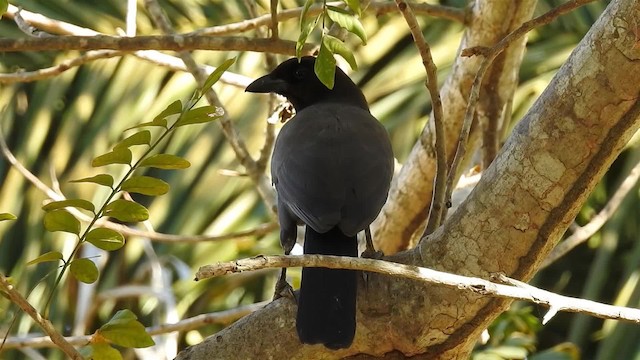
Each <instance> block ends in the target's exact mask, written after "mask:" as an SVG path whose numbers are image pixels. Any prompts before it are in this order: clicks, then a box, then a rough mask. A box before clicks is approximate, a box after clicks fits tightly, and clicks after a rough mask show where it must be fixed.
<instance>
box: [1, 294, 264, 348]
mask: <svg viewBox="0 0 640 360" xmlns="http://www.w3.org/2000/svg"><path fill="white" fill-rule="evenodd" d="M267 303H268V302H266V301H263V302H259V303H255V304H251V305H244V306H239V307H237V308H235V309H230V310H224V311H218V312H214V313H208V314H201V315H197V316H194V317H191V318H187V319H183V320H180V321H178V322H176V323H174V324H162V325H157V326H149V327H147V328H146V331H147V333H148V334H149V335H152V336H153V335H162V334H168V333H172V332H177V331H181V332H186V331H189V330H195V329H200V328H202V327H204V326H207V325H211V324H220V325H228V324H230V323H233V322H234V321H236V320H238V319H240V318H242V317H244V316H247V315H248V314H250V313H252V312H254V311H256V310H259V309H261V308H263V307H264V306H265V305H267ZM64 339H65V340H66V341H67V342H68V343H69V344H71V345H75V346H84V345H87V344H88V343H89V340H91V335H83V336H69V337H66V338H64ZM54 346H58V344H56V343H54V342H53V341H52V340H51V337H49V336H41V335H39V334H32V335H27V336H21V337H10V338H8V339H7V341H6V342H5V344H4V348H5V349H20V348H32V349H39V348H47V347H54Z"/></svg>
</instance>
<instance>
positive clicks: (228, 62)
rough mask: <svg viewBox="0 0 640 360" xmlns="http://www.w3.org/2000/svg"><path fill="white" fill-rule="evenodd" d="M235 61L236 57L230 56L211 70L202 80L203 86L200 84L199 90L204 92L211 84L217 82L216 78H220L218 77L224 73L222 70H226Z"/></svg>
mask: <svg viewBox="0 0 640 360" xmlns="http://www.w3.org/2000/svg"><path fill="white" fill-rule="evenodd" d="M235 62H236V58H231V59H227V60H225V61H224V62H223V63H222V64H220V65H219V66H218V67H217V68H216V69H215V70H213V71H212V72H211V74H210V75H209V77H207V80H206V81H205V82H204V86H202V88H201V89H200V92H201V93H205V92H207V91H209V89H211V87H212V86H213V84H215V83H217V82H218V80H220V78H221V77H222V74H224V72H225V71H227V69H228V68H229V67H230V66H231V65H233V63H235Z"/></svg>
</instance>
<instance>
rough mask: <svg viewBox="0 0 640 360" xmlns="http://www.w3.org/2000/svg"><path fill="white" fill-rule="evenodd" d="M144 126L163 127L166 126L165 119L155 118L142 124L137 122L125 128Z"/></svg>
mask: <svg viewBox="0 0 640 360" xmlns="http://www.w3.org/2000/svg"><path fill="white" fill-rule="evenodd" d="M146 126H156V127H163V128H165V129H166V128H167V119H155V120H153V121H149V122H145V123H142V124H138V125H136V126H132V127H130V128H128V129H126V130H132V129H137V128H141V127H146Z"/></svg>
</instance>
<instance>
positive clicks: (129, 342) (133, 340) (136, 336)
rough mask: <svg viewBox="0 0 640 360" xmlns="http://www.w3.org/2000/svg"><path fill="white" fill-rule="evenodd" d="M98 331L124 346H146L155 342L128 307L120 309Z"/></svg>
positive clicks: (111, 340) (106, 337)
mask: <svg viewBox="0 0 640 360" xmlns="http://www.w3.org/2000/svg"><path fill="white" fill-rule="evenodd" d="M97 333H99V334H100V335H102V336H103V337H104V338H105V339H107V340H109V341H110V342H112V343H114V344H116V345H120V346H124V347H133V348H144V347H149V346H153V345H154V344H155V342H154V341H153V339H152V338H151V336H149V334H147V331H146V329H145V328H144V326H143V325H142V324H141V323H140V322H139V321H137V317H136V315H135V314H134V313H132V312H131V311H130V310H127V309H125V310H120V311H118V312H117V313H116V314H115V315H114V316H113V318H111V320H109V322H107V323H106V324H104V325H102V326H101V327H100V329H98V331H97Z"/></svg>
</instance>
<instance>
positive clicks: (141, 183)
mask: <svg viewBox="0 0 640 360" xmlns="http://www.w3.org/2000/svg"><path fill="white" fill-rule="evenodd" d="M122 190H124V191H128V192H133V193H138V194H143V195H150V196H158V195H164V194H166V193H167V192H169V184H167V183H166V182H165V181H163V180H160V179H157V178H154V177H151V176H132V177H130V178H129V179H127V180H125V182H123V183H122Z"/></svg>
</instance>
